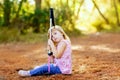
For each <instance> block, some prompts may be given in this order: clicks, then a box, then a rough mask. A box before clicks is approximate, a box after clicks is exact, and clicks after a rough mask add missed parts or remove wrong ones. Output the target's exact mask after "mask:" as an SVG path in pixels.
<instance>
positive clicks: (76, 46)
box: [72, 45, 85, 50]
mask: <svg viewBox="0 0 120 80" xmlns="http://www.w3.org/2000/svg"><path fill="white" fill-rule="evenodd" d="M72 50H85V48H84V46H80V45H73V46H72Z"/></svg>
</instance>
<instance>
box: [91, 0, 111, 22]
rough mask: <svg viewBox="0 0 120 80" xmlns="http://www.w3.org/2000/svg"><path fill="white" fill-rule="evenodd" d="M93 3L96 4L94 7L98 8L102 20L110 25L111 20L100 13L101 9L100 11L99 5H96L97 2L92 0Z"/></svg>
mask: <svg viewBox="0 0 120 80" xmlns="http://www.w3.org/2000/svg"><path fill="white" fill-rule="evenodd" d="M92 2H93V4H94V6H95V7H96V8H97V10H98V12H99V14H100V15H101V16H102V18H103V19H104V20H105V22H106V23H107V24H109V20H108V19H107V18H106V17H105V16H104V14H103V13H102V12H101V11H100V9H99V7H98V5H97V4H96V2H95V0H92Z"/></svg>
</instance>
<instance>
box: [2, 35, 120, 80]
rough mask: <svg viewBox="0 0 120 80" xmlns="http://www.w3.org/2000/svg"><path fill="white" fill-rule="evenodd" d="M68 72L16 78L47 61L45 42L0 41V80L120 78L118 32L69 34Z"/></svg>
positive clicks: (104, 79) (108, 79) (116, 79)
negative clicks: (82, 34)
mask: <svg viewBox="0 0 120 80" xmlns="http://www.w3.org/2000/svg"><path fill="white" fill-rule="evenodd" d="M71 41H72V50H73V52H72V62H73V66H72V67H73V70H72V75H51V76H46V75H44V76H34V77H20V76H19V75H18V70H20V69H24V70H28V69H32V68H33V67H35V66H37V65H41V64H44V63H46V62H47V53H46V43H45V42H44V43H43V42H42V43H32V44H28V43H9V44H0V80H120V34H118V33H114V34H113V33H101V34H92V35H89V36H81V37H71Z"/></svg>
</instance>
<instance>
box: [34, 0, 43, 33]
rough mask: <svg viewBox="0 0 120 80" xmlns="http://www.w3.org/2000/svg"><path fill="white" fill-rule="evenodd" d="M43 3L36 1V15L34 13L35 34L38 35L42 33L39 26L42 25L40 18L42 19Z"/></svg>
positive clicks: (40, 0)
mask: <svg viewBox="0 0 120 80" xmlns="http://www.w3.org/2000/svg"><path fill="white" fill-rule="evenodd" d="M41 2H42V0H35V6H36V8H35V13H34V19H33V22H34V24H33V26H34V32H36V33H38V32H40V29H39V25H40V21H39V19H40V17H41V13H40V12H41V11H40V10H41Z"/></svg>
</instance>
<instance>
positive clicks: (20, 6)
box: [16, 0, 24, 18]
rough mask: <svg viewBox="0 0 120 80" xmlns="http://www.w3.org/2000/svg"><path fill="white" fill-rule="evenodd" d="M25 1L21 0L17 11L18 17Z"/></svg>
mask: <svg viewBox="0 0 120 80" xmlns="http://www.w3.org/2000/svg"><path fill="white" fill-rule="evenodd" d="M23 2H24V0H21V1H20V4H19V8H18V10H17V13H16V18H18V16H19V12H20V10H21V8H22V4H23Z"/></svg>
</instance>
